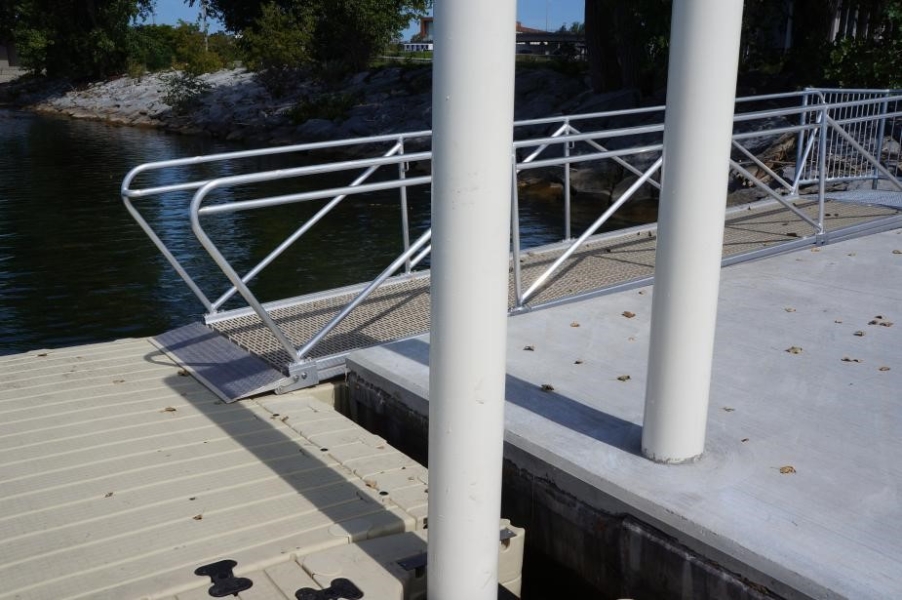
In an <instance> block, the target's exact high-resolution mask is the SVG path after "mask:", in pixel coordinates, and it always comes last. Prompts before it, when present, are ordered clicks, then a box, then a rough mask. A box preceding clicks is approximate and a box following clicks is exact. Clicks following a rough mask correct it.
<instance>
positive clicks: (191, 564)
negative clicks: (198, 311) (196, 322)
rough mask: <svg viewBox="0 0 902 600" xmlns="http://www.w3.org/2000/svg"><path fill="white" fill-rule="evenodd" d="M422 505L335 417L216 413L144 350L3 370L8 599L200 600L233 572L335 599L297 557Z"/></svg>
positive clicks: (412, 471) (254, 593)
mask: <svg viewBox="0 0 902 600" xmlns="http://www.w3.org/2000/svg"><path fill="white" fill-rule="evenodd" d="M426 500H427V474H426V470H425V469H424V468H423V467H421V466H420V465H418V464H417V463H415V462H414V461H413V460H411V459H410V458H408V457H407V456H405V455H403V454H401V453H400V452H398V451H397V450H395V449H393V448H392V447H391V446H389V445H388V444H386V442H385V441H384V440H383V439H382V438H380V437H377V436H375V435H372V434H370V433H368V432H366V431H365V430H364V429H362V428H361V427H359V426H357V425H355V424H354V423H353V422H352V421H350V420H349V419H347V418H345V417H343V416H342V415H341V414H339V413H338V412H336V411H335V410H334V409H333V408H332V407H331V406H330V405H328V404H325V403H323V402H321V401H319V400H317V399H315V398H313V397H312V396H311V395H308V394H303V393H294V394H286V395H283V396H270V397H267V398H264V399H261V400H258V401H253V400H249V401H245V402H242V403H236V404H225V403H223V402H222V401H221V400H220V399H218V398H217V397H216V396H215V395H214V394H212V393H211V392H209V391H208V390H207V389H206V388H205V387H204V386H202V385H201V384H200V383H198V382H197V381H196V380H194V378H192V377H190V376H188V375H187V373H185V372H184V371H182V370H181V369H180V368H179V367H177V366H176V365H174V364H173V363H172V362H171V361H170V360H169V359H168V358H166V356H165V355H163V354H162V353H161V352H159V351H157V350H156V349H155V348H154V347H153V346H152V345H151V344H150V343H149V341H148V340H124V341H118V342H112V343H105V344H97V345H92V346H79V347H73V348H67V349H60V350H46V351H35V352H29V353H26V354H18V355H11V356H4V357H2V358H0V582H2V585H0V599H3V600H13V599H16V600H25V599H27V600H58V599H60V598H67V599H86V600H87V599H90V600H104V599H109V600H128V599H132V598H134V599H137V598H172V597H177V598H178V599H179V600H188V599H194V598H209V596H208V595H207V591H206V590H207V588H208V587H209V586H210V580H209V578H203V577H199V576H197V575H195V574H194V570H195V569H196V568H197V567H200V566H202V565H206V564H209V563H213V562H216V561H220V560H224V559H231V560H235V561H237V562H238V567H237V568H236V573H238V574H242V575H243V576H246V575H245V574H246V573H258V574H255V575H254V576H253V578H254V580H255V585H254V587H253V588H252V589H251V590H250V591H248V592H247V593H242V594H241V595H240V598H242V599H243V600H250V599H257V598H266V599H269V598H278V599H279V600H281V599H282V598H283V597H286V596H284V595H275V593H274V592H273V593H269V592H268V591H267V590H270V591H271V589H270V588H273V587H275V588H276V589H278V588H280V586H281V588H283V589H288V588H290V587H291V586H293V585H295V584H296V583H298V584H300V583H305V584H310V583H311V580H312V581H313V582H314V584H315V587H317V588H318V587H327V586H328V584H327V585H322V582H323V581H325V580H324V579H323V578H322V577H318V575H317V572H313V571H310V570H309V569H307V570H306V571H305V570H304V569H301V570H300V571H299V570H298V569H299V568H300V567H299V566H298V565H302V563H295V565H294V566H292V564H289V563H290V562H292V561H294V559H295V558H296V557H303V556H307V555H313V554H315V553H317V552H321V551H324V550H326V549H329V548H335V547H338V546H347V545H348V544H350V543H352V542H364V541H366V540H371V539H374V538H383V537H384V536H387V535H392V534H397V533H403V532H409V531H416V530H419V529H422V527H423V523H424V519H425V517H426V511H427V508H426ZM362 547H363V548H364V549H365V548H366V547H365V546H362ZM364 552H365V550H364ZM260 571H265V572H266V573H267V575H266V576H265V577H263V576H260V575H259V572H260ZM302 571H303V572H302ZM304 573H307V576H305V575H304ZM518 575H519V573H518ZM305 577H306V578H305ZM284 582H288V583H284ZM299 582H300V583H299ZM286 586H287V587H286ZM291 591H292V595H290V596H287V597H289V598H294V595H293V590H291ZM368 597H369V596H368Z"/></svg>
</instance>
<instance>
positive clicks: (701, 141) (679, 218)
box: [642, 0, 742, 462]
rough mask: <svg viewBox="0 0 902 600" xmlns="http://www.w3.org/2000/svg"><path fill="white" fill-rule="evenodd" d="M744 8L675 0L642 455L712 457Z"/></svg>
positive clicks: (733, 1)
mask: <svg viewBox="0 0 902 600" xmlns="http://www.w3.org/2000/svg"><path fill="white" fill-rule="evenodd" d="M741 25H742V0H674V3H673V21H672V25H671V34H670V64H669V70H668V78H667V82H668V83H667V111H666V116H665V121H664V122H665V124H664V173H663V187H662V190H661V202H660V209H659V213H658V247H657V252H656V256H655V286H654V299H653V301H652V325H651V340H650V343H651V348H650V350H649V360H648V388H647V389H646V395H645V420H644V424H643V429H642V452H643V454H645V456H647V457H648V458H651V459H652V460H656V461H660V462H683V461H687V460H692V459H694V458H697V457H699V456H700V455H701V454H702V452H703V451H704V448H705V427H706V424H707V418H708V395H709V391H710V387H711V362H712V358H713V354H714V327H715V322H716V317H717V296H718V287H719V284H720V261H721V253H722V249H723V229H724V216H725V214H724V213H725V204H726V203H725V198H726V191H727V183H728V176H729V158H730V137H731V134H732V127H733V120H732V119H733V107H734V104H735V99H736V70H737V66H738V62H739V37H740V30H741Z"/></svg>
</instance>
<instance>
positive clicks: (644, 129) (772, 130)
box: [122, 89, 902, 372]
mask: <svg viewBox="0 0 902 600" xmlns="http://www.w3.org/2000/svg"><path fill="white" fill-rule="evenodd" d="M664 110H665V107H663V106H655V107H649V108H640V109H630V110H618V111H607V112H600V113H593V114H586V115H573V116H561V117H550V118H546V119H533V120H528V121H519V122H517V123H515V126H514V137H515V140H516V141H515V142H514V144H513V152H512V161H511V162H512V164H511V198H510V202H511V241H512V270H513V279H514V290H515V297H516V303H515V304H516V305H515V307H514V309H515V310H522V309H524V308H525V307H527V305H528V303H529V302H530V300H532V299H534V298H535V296H536V294H537V293H538V292H539V291H540V290H541V289H542V288H543V287H544V286H545V285H547V284H548V283H549V282H550V281H551V280H552V279H553V277H554V276H555V274H556V273H557V271H558V270H559V269H560V268H561V266H562V265H563V264H564V263H565V262H566V261H567V260H568V259H569V258H570V257H571V256H572V255H573V253H574V252H576V251H577V250H578V249H579V248H580V247H581V246H582V245H583V244H584V243H585V242H586V240H588V239H589V238H590V237H591V236H593V235H595V234H596V233H597V232H599V231H600V230H602V228H603V227H604V226H605V224H607V223H608V221H609V220H610V218H611V217H612V215H614V214H615V213H616V212H617V211H618V210H619V209H620V208H621V207H622V206H623V205H625V204H626V203H628V202H629V201H630V199H631V198H633V196H634V195H635V194H636V192H637V191H638V190H639V189H640V188H641V187H642V186H645V185H648V186H652V187H655V188H658V189H660V185H661V184H660V181H658V180H657V179H655V177H656V176H657V175H658V173H659V171H660V169H661V166H662V163H663V160H664V159H663V157H662V156H661V152H662V148H663V131H664V124H663V122H664ZM734 123H735V127H734V135H733V141H732V144H733V149H734V152H733V158H732V160H731V163H730V165H731V169H732V170H733V172H734V174H735V175H736V176H737V177H739V178H741V179H742V180H743V181H745V182H746V185H751V186H754V187H755V188H757V189H758V190H759V191H760V192H761V193H762V194H764V195H766V196H767V197H770V198H773V199H774V200H776V201H778V202H780V203H781V204H783V205H784V206H785V207H786V208H787V209H789V210H790V211H791V212H792V213H793V214H795V215H796V216H797V217H798V218H799V219H801V220H802V221H804V222H806V223H807V224H808V225H810V226H811V228H812V236H819V235H823V234H824V232H825V226H824V217H825V215H824V199H825V194H826V188H827V186H828V185H831V184H834V183H838V182H848V181H856V180H870V181H872V182H873V187H876V185H877V183H878V181H879V180H887V181H889V182H890V183H891V184H892V185H893V186H894V187H895V188H897V189H898V190H902V183H900V182H899V180H898V179H897V177H896V175H895V173H894V172H892V171H891V170H890V168H889V167H888V165H894V167H893V168H895V165H898V164H899V161H900V158H902V157H900V156H899V154H900V150H899V144H898V143H897V142H898V140H899V139H900V138H902V92H897V91H893V90H828V89H809V90H805V91H800V92H791V93H785V94H771V95H766V96H753V97H747V98H740V99H738V100H737V110H736V115H735V118H734ZM612 124H614V125H612ZM536 131H545V132H548V131H550V132H551V133H549V134H547V135H545V134H540V135H535V132H536ZM430 136H431V132H429V131H418V132H413V133H406V134H393V135H383V136H374V137H368V138H358V139H352V140H340V141H332V142H321V143H311V144H299V145H294V146H286V147H280V148H267V149H260V150H249V151H241V152H230V153H223V154H215V155H210V156H201V157H194V158H185V159H176V160H168V161H160V162H154V163H147V164H143V165H140V166H138V167H136V168H135V169H132V171H130V172H129V173H128V175H127V176H126V177H125V179H124V181H123V183H122V199H123V201H124V203H125V205H126V208H127V209H128V211H129V212H130V213H131V215H132V216H133V217H134V218H135V220H136V221H137V222H138V224H139V225H140V226H141V228H142V229H143V230H144V232H145V233H146V234H147V235H148V236H149V237H150V239H151V240H152V241H153V243H154V244H155V245H156V246H157V248H158V249H159V250H160V252H161V253H162V254H163V256H164V257H165V258H166V259H167V260H168V261H169V263H170V264H171V265H172V266H173V268H175V270H176V272H177V273H178V274H179V275H180V276H181V277H182V279H183V280H184V281H185V283H186V284H187V285H188V287H189V288H190V289H191V291H192V292H193V293H194V294H195V295H196V296H197V298H198V299H199V300H200V302H201V303H202V304H203V306H204V307H205V309H206V311H207V313H208V316H212V315H214V314H216V313H217V312H218V311H220V310H221V309H222V307H223V305H224V304H225V303H226V302H227V301H229V300H230V299H231V298H232V297H233V296H234V295H235V294H238V295H240V296H241V297H242V298H243V299H244V301H245V302H246V303H247V305H248V306H249V307H250V308H251V309H252V310H253V311H254V312H255V313H256V314H257V315H258V316H259V317H260V319H261V320H262V322H263V323H264V324H265V325H266V326H267V327H268V328H269V329H270V330H271V331H272V333H273V335H274V336H275V337H276V339H277V340H278V341H279V343H280V345H281V346H282V347H283V348H284V349H285V351H286V352H288V353H289V355H290V356H292V357H294V359H295V362H294V363H292V365H289V372H291V370H292V366H295V367H296V366H298V365H301V364H304V363H305V362H309V361H308V358H309V356H310V353H311V352H312V350H313V349H314V348H315V347H316V345H317V344H318V343H319V342H321V341H322V339H323V338H324V337H325V336H326V335H327V334H328V333H329V332H330V331H332V329H334V328H335V326H336V325H338V324H339V323H340V322H341V321H342V320H343V319H344V318H345V317H346V316H347V315H348V314H349V313H350V312H351V311H352V310H353V309H354V308H356V307H357V306H358V305H359V304H360V303H361V302H363V301H364V300H366V298H367V297H369V296H370V295H371V294H372V293H373V292H374V291H375V290H376V289H378V288H379V287H380V286H381V285H383V284H384V283H385V282H386V280H388V279H389V278H391V277H393V276H395V275H396V274H398V273H399V272H402V273H403V274H406V275H408V276H409V275H412V274H413V273H414V270H415V269H416V268H417V266H418V265H419V264H420V263H421V262H422V261H423V260H424V259H425V258H426V257H427V256H428V255H429V252H430V250H431V246H430V245H429V243H430V235H431V230H430V231H427V232H425V233H423V234H422V235H420V236H419V238H418V239H417V240H416V241H414V242H413V243H411V240H410V224H409V222H408V207H407V203H408V198H407V191H408V189H409V188H412V187H415V186H427V185H430V184H431V181H432V178H431V175H428V174H426V175H419V176H409V175H408V166H409V165H410V163H412V162H418V163H429V164H431V159H432V155H431V152H430V151H429V150H416V151H412V152H411V151H408V148H409V147H411V146H414V145H416V146H417V147H419V148H425V147H428V145H429V143H430ZM893 140H896V142H894V141H893ZM791 146H794V147H795V149H794V151H793V152H792V154H793V156H791V157H790V156H789V154H790V152H789V148H790V147H791ZM379 147H383V148H385V147H387V149H386V150H383V151H381V154H380V155H378V156H374V157H371V158H363V159H351V160H338V161H334V162H322V163H320V164H313V165H308V166H299V167H293V168H286V169H276V170H270V171H262V172H248V173H244V174H235V175H228V176H223V177H216V178H212V179H203V178H198V179H190V178H188V180H185V181H179V182H178V183H174V184H168V185H157V186H153V185H148V186H144V187H142V186H141V185H139V183H140V181H142V178H143V177H146V176H147V175H148V174H151V173H159V172H168V171H173V170H181V169H185V168H191V167H200V166H203V165H210V164H217V165H227V166H228V169H224V170H226V171H227V172H235V171H237V172H239V173H240V171H241V168H242V165H243V164H246V162H245V163H243V161H246V160H247V159H254V158H260V157H273V156H285V157H290V156H294V155H304V154H309V153H312V152H322V151H330V152H339V153H342V152H344V153H346V154H350V153H356V154H360V153H361V151H366V152H367V153H369V154H375V153H376V150H375V149H376V148H379ZM769 153H770V155H769ZM518 156H522V158H519V159H518V158H517V157H518ZM598 161H612V162H614V163H616V164H617V165H619V166H620V167H621V168H622V169H623V171H624V172H628V173H630V174H632V175H634V176H636V180H635V181H634V182H633V183H632V185H630V186H629V187H628V189H627V190H626V191H625V192H624V193H623V194H622V195H621V196H620V197H619V198H612V201H611V204H610V205H609V206H606V207H602V210H600V215H599V217H598V218H597V219H596V220H595V221H594V222H593V223H591V225H589V226H588V227H587V228H586V229H585V230H584V231H582V232H580V233H579V235H578V236H577V237H576V239H573V237H572V231H571V185H570V175H571V168H572V167H573V166H574V165H579V164H581V163H588V162H598ZM547 168H555V169H560V170H562V174H563V177H562V180H563V221H564V227H563V229H564V241H565V242H566V243H567V244H568V245H567V247H566V249H565V250H564V252H563V254H561V255H560V257H559V258H558V259H557V260H555V261H554V262H553V263H552V264H551V265H550V266H549V267H548V268H547V269H546V270H545V271H544V272H543V273H541V274H540V275H539V276H538V277H537V278H536V279H534V280H533V281H532V283H531V284H530V285H529V286H528V287H527V288H526V289H523V287H524V286H523V281H522V274H521V271H520V259H521V254H522V252H523V251H524V248H522V247H521V232H520V219H519V192H518V185H517V182H518V174H519V173H522V172H524V171H528V170H533V169H547ZM702 168H703V166H702ZM377 172H379V173H380V174H381V176H382V177H383V178H384V177H385V176H386V175H388V178H387V179H382V180H379V181H377V180H375V178H374V175H375V174H376V173H377ZM324 174H348V175H349V179H350V182H349V183H348V184H347V185H345V186H341V187H326V188H324V189H313V190H306V191H299V192H296V193H289V194H282V195H277V196H267V195H262V196H259V197H251V198H244V199H229V198H226V199H225V200H222V195H217V194H218V193H219V192H223V191H226V192H229V191H233V190H239V189H240V190H245V189H251V192H250V193H252V194H253V193H254V192H253V186H257V185H261V184H268V183H272V182H291V181H295V180H309V178H311V177H315V176H317V175H324ZM699 185H704V179H703V178H700V179H699ZM814 186H816V197H817V199H818V203H819V211H818V216H817V218H816V219H814V218H811V217H809V216H808V215H807V214H806V213H804V212H803V211H801V210H799V208H797V207H796V206H795V204H794V201H795V200H798V199H800V197H801V196H803V195H804V196H806V197H807V196H808V194H809V193H810V190H809V188H811V187H814ZM390 190H397V193H398V198H399V202H400V205H401V245H402V252H401V254H400V255H399V256H398V257H397V258H396V259H395V260H393V261H392V262H391V263H390V264H389V265H388V266H387V267H386V268H385V269H384V270H383V271H382V272H381V273H380V274H379V275H378V276H377V277H376V278H375V279H373V281H372V282H371V283H369V284H368V285H367V286H365V287H364V288H363V290H362V291H360V292H359V293H358V294H357V295H356V297H355V298H354V299H353V300H352V301H351V302H350V303H349V304H348V305H347V306H345V308H343V309H342V310H341V311H340V312H339V313H338V315H336V316H335V317H334V318H333V319H332V320H331V321H330V322H329V323H328V324H327V325H326V326H325V327H323V328H322V329H321V330H320V331H319V332H318V333H317V334H316V335H314V336H313V337H312V338H311V339H310V340H308V341H307V342H306V343H304V344H303V345H302V346H300V347H297V346H295V345H294V343H293V342H291V340H289V339H288V336H287V335H285V333H284V332H283V331H282V330H281V329H280V328H279V326H278V325H277V324H276V323H275V321H274V320H273V319H272V317H271V316H270V315H269V313H268V312H267V310H266V309H265V307H264V305H263V303H261V302H260V301H259V300H258V299H257V297H256V296H255V295H254V293H253V292H252V291H251V289H250V287H249V284H250V283H251V281H252V280H253V279H255V278H256V277H257V276H259V275H260V273H261V272H262V271H263V270H264V269H266V268H267V267H268V266H269V265H271V264H272V262H273V261H274V260H275V259H276V258H278V257H279V256H280V255H282V254H283V253H284V252H285V251H286V250H287V249H288V248H289V247H291V246H292V245H294V244H296V243H297V242H298V240H300V239H301V238H302V237H303V236H304V235H305V234H307V233H308V232H309V231H310V230H311V229H312V228H313V227H315V226H316V225H317V224H318V223H319V222H320V221H321V220H322V219H323V218H324V217H325V216H326V215H328V214H329V213H330V212H332V211H333V210H334V209H335V208H336V207H337V206H339V205H340V204H341V203H342V202H343V201H344V200H345V199H346V198H347V197H349V196H351V195H353V194H361V193H368V192H375V191H390ZM176 192H193V198H192V200H191V202H190V205H189V206H188V214H189V218H190V222H191V227H192V230H193V232H194V235H195V236H196V237H197V239H198V241H199V242H200V244H201V245H202V246H203V248H204V249H205V250H206V251H207V252H208V253H209V255H210V256H211V258H212V259H213V261H214V262H215V263H216V265H217V266H218V267H219V269H220V270H221V271H222V273H223V274H224V275H225V277H226V279H227V280H228V282H229V284H230V285H229V287H228V288H227V289H225V290H224V291H223V292H221V293H220V294H219V295H218V296H217V297H216V299H215V300H211V299H210V297H209V296H208V295H207V294H206V293H205V292H204V291H203V290H202V289H201V287H200V286H199V285H198V284H197V282H196V281H195V279H193V278H192V276H191V275H190V274H189V273H188V270H187V269H186V268H185V267H184V266H183V265H182V264H181V263H180V261H179V260H178V259H177V257H176V256H175V255H174V253H173V252H172V251H170V249H168V248H167V246H166V244H165V243H164V242H163V241H162V239H161V238H160V235H159V234H158V233H157V232H155V231H154V230H153V228H152V227H151V226H150V225H149V224H148V222H147V220H146V219H145V218H144V216H143V215H142V214H141V212H140V211H139V210H138V208H137V206H136V204H137V203H138V202H139V201H140V202H145V201H147V200H148V199H151V198H155V197H157V198H158V197H161V196H164V195H166V194H171V193H176ZM812 195H813V194H812ZM323 200H325V201H326V202H325V204H324V205H323V206H322V207H321V208H320V209H319V210H318V211H317V212H316V213H315V214H314V215H313V216H312V217H310V218H309V219H307V220H306V221H305V222H304V223H302V224H301V225H300V226H299V227H298V228H297V229H296V230H294V231H293V232H292V233H291V234H290V235H289V236H288V237H286V238H285V240H284V241H282V242H281V243H279V244H278V245H277V246H276V247H275V248H273V249H272V250H271V251H270V252H269V253H268V254H267V255H266V257H265V258H264V259H263V260H261V261H260V262H259V263H258V264H257V265H255V266H254V267H253V268H251V269H249V270H248V271H247V272H246V273H244V274H239V273H238V272H237V270H236V269H235V268H234V267H233V266H232V265H231V264H230V263H229V261H228V260H227V259H226V258H225V257H224V256H223V254H222V253H221V252H220V250H219V248H218V247H217V245H216V243H215V242H214V241H213V240H212V239H211V237H210V236H209V235H208V233H207V231H206V230H205V228H204V226H203V224H202V220H204V219H209V218H212V217H215V216H216V215H224V214H229V213H235V212H238V211H246V210H255V209H261V208H269V207H275V206H285V205H289V204H296V203H304V202H311V201H323Z"/></svg>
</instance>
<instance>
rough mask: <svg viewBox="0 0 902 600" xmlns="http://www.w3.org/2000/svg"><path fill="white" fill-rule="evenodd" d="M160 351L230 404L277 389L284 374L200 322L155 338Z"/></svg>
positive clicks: (154, 342) (153, 340)
mask: <svg viewBox="0 0 902 600" xmlns="http://www.w3.org/2000/svg"><path fill="white" fill-rule="evenodd" d="M151 343H153V344H154V345H155V346H156V347H158V348H159V349H160V350H162V351H163V352H165V353H166V354H167V355H169V356H170V357H171V358H172V359H173V360H174V361H175V362H177V363H178V364H179V366H181V367H183V368H185V369H186V370H187V371H189V372H190V373H191V374H192V375H194V376H195V377H196V378H197V379H198V381H200V382H201V383H203V384H204V385H205V386H207V387H208V388H209V389H210V391H212V392H214V393H215V394H216V395H217V396H219V397H220V398H222V399H223V400H225V401H226V402H234V401H235V400H240V399H242V398H247V397H249V396H254V395H256V394H262V393H265V392H268V391H271V390H273V389H275V387H276V386H277V385H278V383H279V381H280V380H281V379H282V378H283V377H284V375H283V374H282V373H281V372H280V371H277V370H275V369H273V368H272V366H270V365H269V363H267V362H266V361H264V360H262V359H260V358H257V357H256V356H254V355H253V354H249V353H248V352H245V351H244V350H242V349H241V348H239V347H238V346H236V345H235V344H233V343H231V342H230V341H229V340H227V339H226V338H225V337H223V336H222V335H220V334H219V333H217V332H215V331H211V330H210V329H208V328H207V327H205V326H204V325H202V324H200V323H192V324H191V325H185V326H184V327H179V328H178V329H173V330H171V331H167V332H166V333H163V334H161V335H158V336H155V337H153V338H151Z"/></svg>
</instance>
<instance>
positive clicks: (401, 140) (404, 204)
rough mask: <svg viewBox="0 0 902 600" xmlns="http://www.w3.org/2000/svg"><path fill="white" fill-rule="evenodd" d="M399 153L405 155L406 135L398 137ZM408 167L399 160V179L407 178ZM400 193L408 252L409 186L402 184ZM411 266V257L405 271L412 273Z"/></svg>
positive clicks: (405, 242)
mask: <svg viewBox="0 0 902 600" xmlns="http://www.w3.org/2000/svg"><path fill="white" fill-rule="evenodd" d="M398 147H399V150H398V153H399V154H400V155H401V156H404V136H401V137H400V138H398ZM407 168H408V163H406V162H399V163H398V179H400V180H401V181H403V180H405V179H406V178H407ZM398 193H400V194H401V240H402V244H403V245H404V250H403V252H405V253H406V252H407V251H408V250H410V217H409V216H408V214H407V186H406V185H402V186H401V187H400V188H398ZM410 271H411V266H410V259H409V258H408V259H407V260H406V261H404V272H405V273H406V274H408V275H410Z"/></svg>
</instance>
